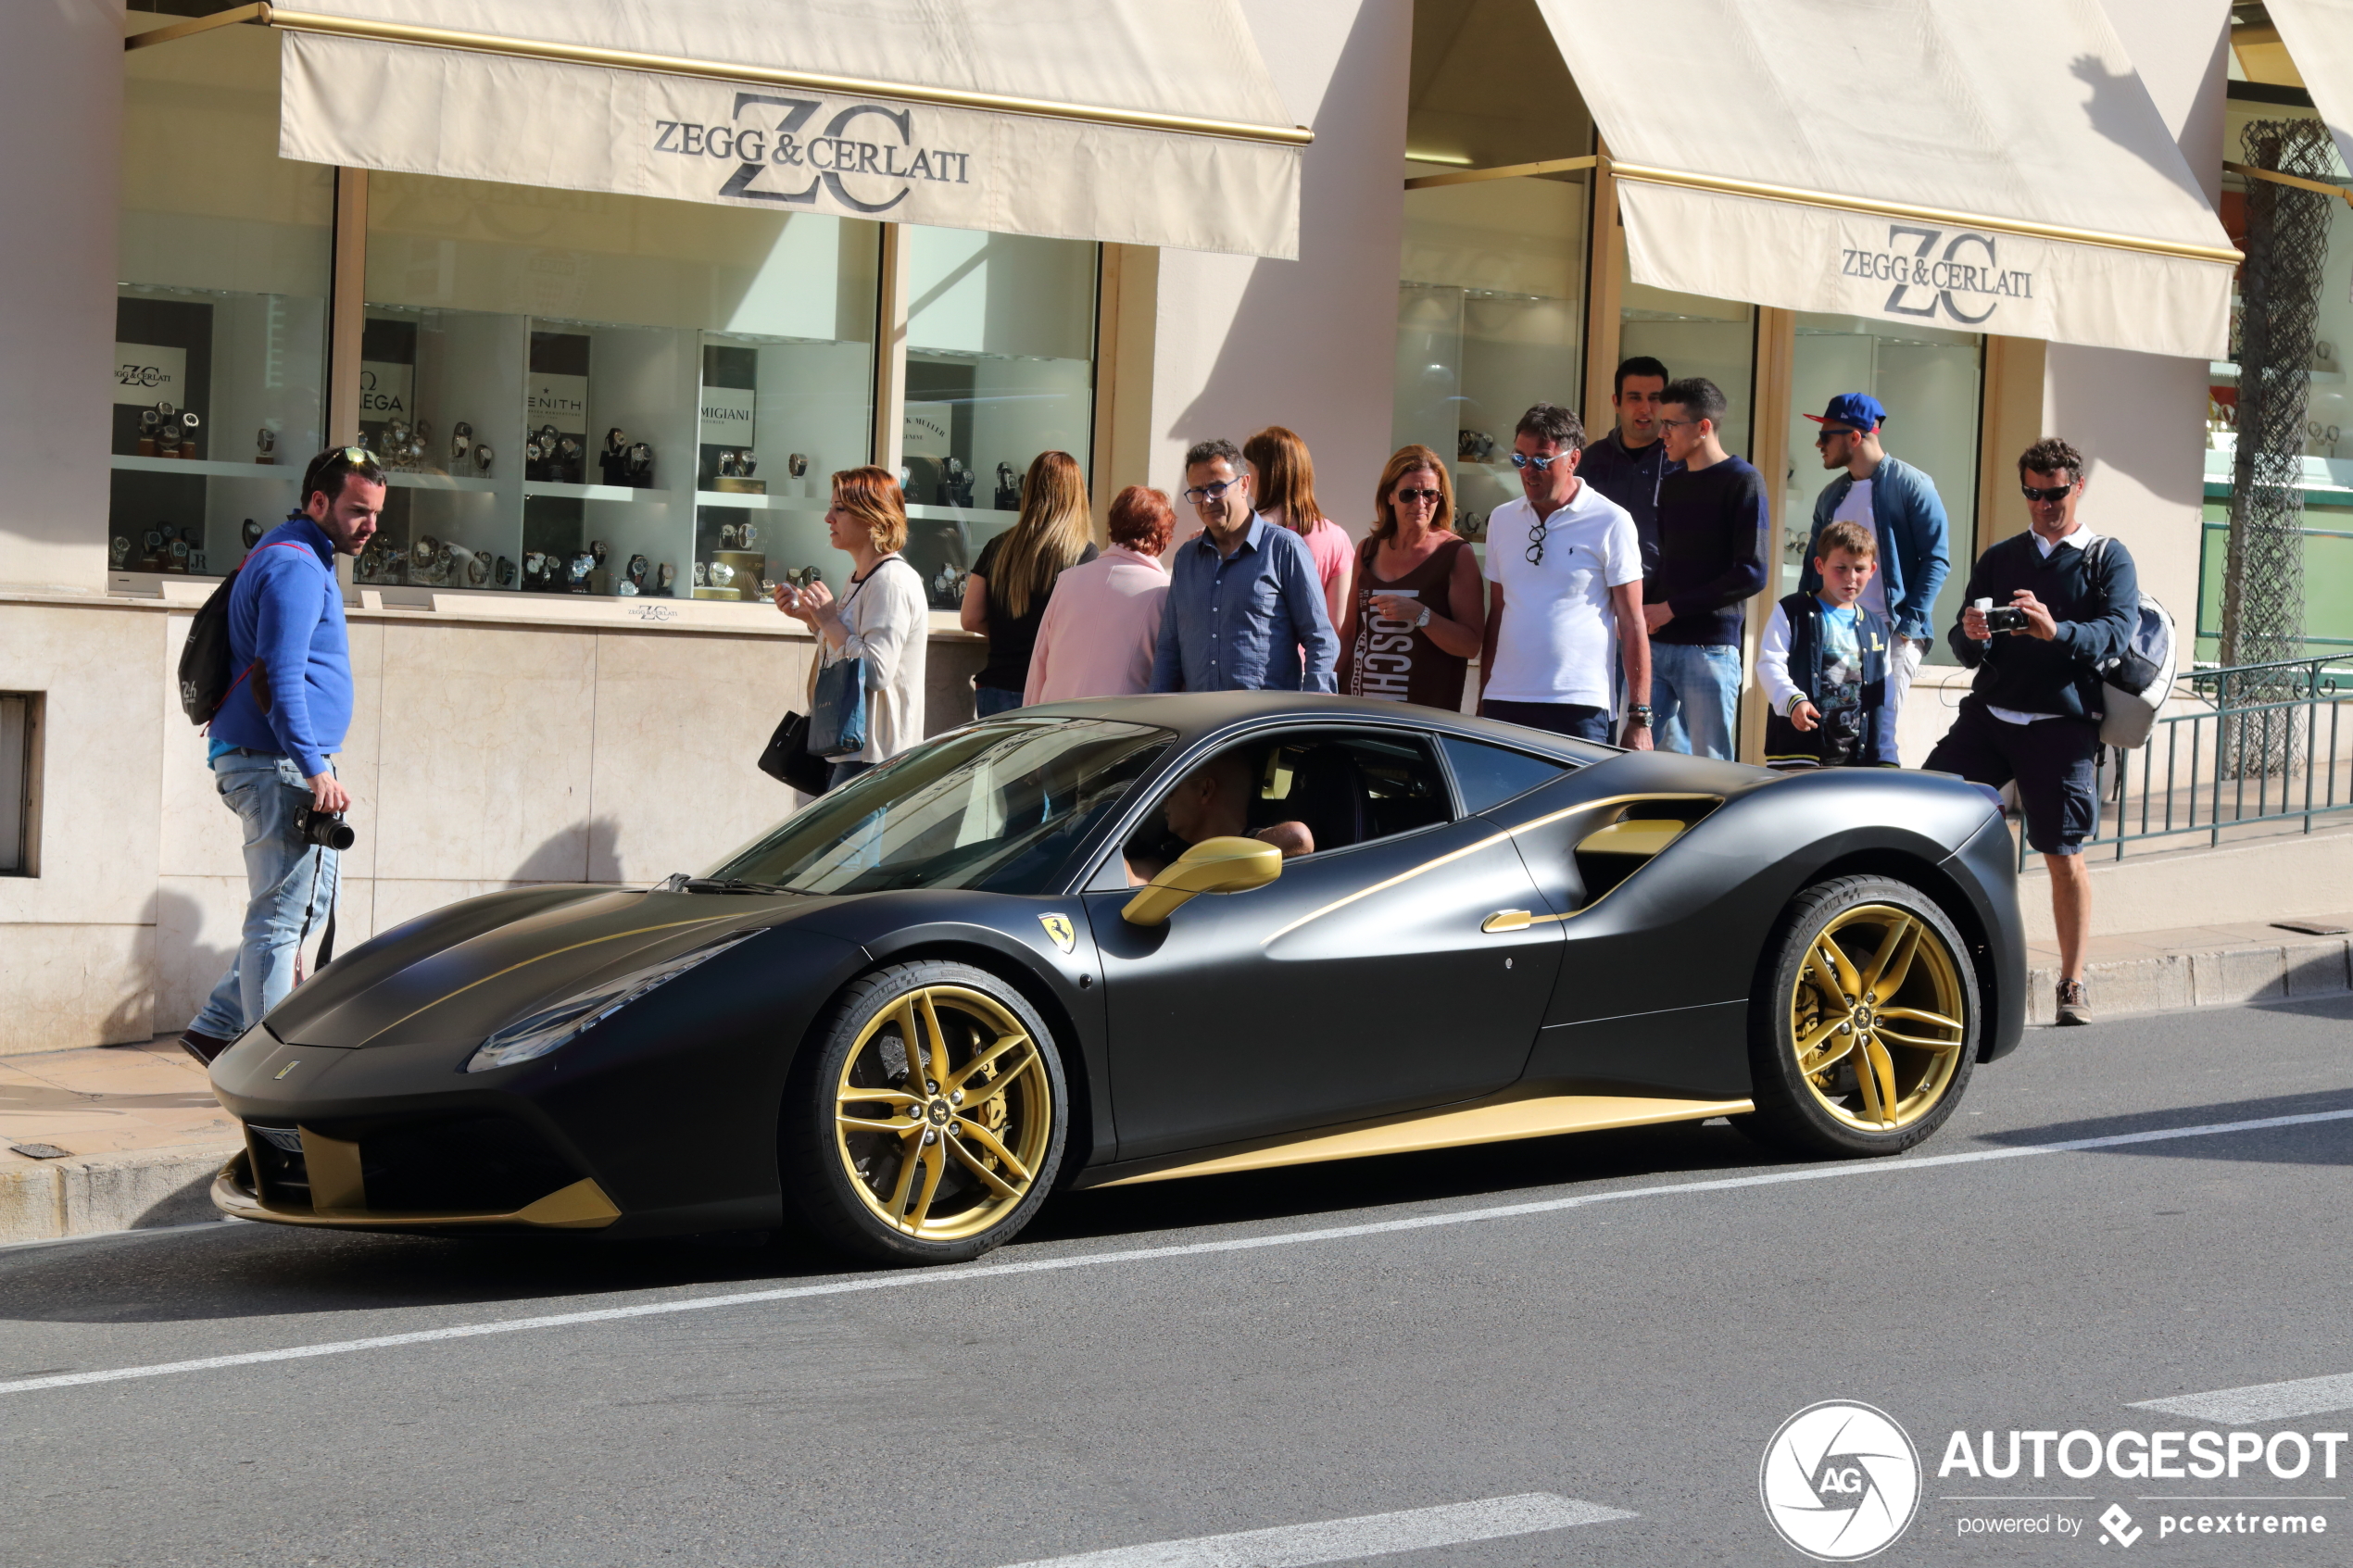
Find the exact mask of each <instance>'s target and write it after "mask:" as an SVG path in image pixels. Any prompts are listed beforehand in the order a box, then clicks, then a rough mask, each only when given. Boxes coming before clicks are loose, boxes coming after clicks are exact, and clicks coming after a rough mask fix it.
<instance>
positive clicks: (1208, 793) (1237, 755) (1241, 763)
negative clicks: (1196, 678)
mask: <svg viewBox="0 0 2353 1568" xmlns="http://www.w3.org/2000/svg"><path fill="white" fill-rule="evenodd" d="M1251 786H1252V768H1251V765H1250V758H1249V755H1248V754H1247V753H1246V752H1245V751H1243V750H1242V749H1240V748H1239V747H1237V748H1236V749H1234V750H1230V751H1222V752H1219V753H1218V754H1217V755H1216V756H1214V757H1213V758H1211V759H1209V760H1208V761H1206V762H1204V763H1202V765H1201V766H1200V767H1199V768H1196V769H1194V770H1193V771H1191V772H1189V773H1188V774H1186V775H1185V777H1184V778H1182V779H1181V780H1179V781H1178V782H1177V784H1176V788H1175V789H1173V790H1171V791H1169V792H1168V798H1167V799H1166V800H1165V801H1164V802H1162V804H1161V815H1162V817H1163V818H1164V820H1165V821H1166V822H1167V823H1168V834H1167V836H1166V837H1165V838H1164V839H1163V840H1161V842H1160V843H1158V844H1156V845H1153V846H1151V847H1143V846H1141V845H1138V844H1133V843H1131V844H1130V845H1129V846H1128V849H1127V884H1128V885H1129V886H1130V887H1140V886H1142V885H1143V884H1145V883H1148V882H1150V881H1151V879H1152V878H1154V877H1156V876H1158V875H1159V874H1160V873H1161V872H1164V871H1165V870H1167V869H1168V865H1169V862H1170V861H1172V860H1174V859H1176V857H1177V856H1179V855H1181V854H1183V853H1184V852H1185V850H1186V849H1187V848H1188V847H1190V846H1192V845H1196V844H1199V843H1201V842H1202V840H1204V839H1211V838H1256V839H1262V840H1264V841H1265V842H1266V843H1268V844H1271V845H1273V846H1274V847H1276V848H1277V849H1279V850H1281V851H1282V852H1283V859H1286V860H1288V859H1291V858H1293V857H1294V856H1299V855H1312V854H1314V853H1315V834H1312V833H1310V832H1309V831H1308V829H1307V824H1306V823H1305V822H1297V821H1293V822H1277V823H1275V824H1274V825H1273V826H1271V827H1264V828H1261V829H1259V830H1258V831H1257V832H1255V833H1252V831H1251V828H1250V800H1251Z"/></svg>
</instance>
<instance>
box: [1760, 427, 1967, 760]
mask: <svg viewBox="0 0 2353 1568" xmlns="http://www.w3.org/2000/svg"><path fill="white" fill-rule="evenodd" d="M1806 418H1807V419H1809V420H1813V421H1814V422H1815V423H1816V424H1818V425H1820V426H1821V427H1822V431H1821V433H1820V434H1819V435H1817V436H1816V437H1815V438H1814V445H1816V446H1817V447H1818V448H1819V449H1820V451H1821V454H1822V466H1823V467H1824V468H1826V469H1844V470H1846V471H1845V472H1844V473H1843V474H1841V475H1839V477H1838V478H1836V479H1833V480H1831V482H1830V483H1829V484H1828V485H1827V486H1825V487H1824V488H1823V491H1822V493H1821V494H1820V495H1817V496H1815V497H1814V530H1813V533H1812V534H1811V536H1810V537H1809V538H1808V539H1807V540H1806V571H1805V575H1804V576H1803V577H1801V578H1800V579H1799V581H1798V591H1799V592H1801V593H1806V594H1817V593H1819V592H1821V588H1822V578H1821V573H1819V572H1818V571H1815V570H1814V560H1815V558H1816V557H1818V556H1819V555H1820V554H1821V551H1820V549H1819V548H1818V541H1819V540H1820V539H1821V536H1822V530H1823V529H1825V528H1828V527H1829V526H1830V525H1831V523H1833V522H1852V523H1856V524H1859V525H1860V526H1862V527H1864V528H1868V529H1869V530H1870V531H1871V535H1872V537H1873V538H1875V539H1877V540H1878V541H1879V561H1880V567H1879V571H1876V572H1874V573H1872V575H1871V580H1870V583H1869V585H1868V586H1867V587H1865V589H1864V590H1863V608H1866V609H1869V610H1870V611H1871V612H1872V613H1874V614H1876V615H1878V616H1880V617H1881V618H1882V619H1883V620H1885V621H1887V623H1888V625H1889V626H1890V627H1892V628H1893V629H1894V633H1895V646H1894V647H1893V648H1891V649H1889V658H1888V660H1887V702H1886V713H1887V719H1886V721H1887V722H1888V723H1890V724H1893V723H1894V722H1895V719H1896V715H1897V712H1898V710H1899V709H1902V707H1903V705H1904V694H1905V693H1906V692H1907V691H1909V690H1910V689H1911V685H1912V675H1913V673H1914V672H1915V671H1918V670H1919V667H1920V660H1921V659H1922V658H1923V657H1925V656H1926V655H1927V653H1928V646H1929V639H1930V637H1931V635H1932V634H1933V632H1934V624H1933V623H1934V620H1935V615H1936V593H1937V590H1938V589H1940V588H1942V587H1944V578H1945V574H1946V573H1947V572H1949V571H1952V569H1953V562H1952V558H1951V556H1950V555H1949V554H1948V553H1947V550H1946V547H1945V535H1946V533H1948V532H1949V530H1948V526H1947V524H1946V522H1945V521H1944V501H1943V500H1941V499H1940V498H1939V497H1938V496H1937V494H1936V484H1935V482H1934V481H1933V480H1931V479H1930V478H1929V477H1928V475H1926V474H1924V473H1922V472H1921V471H1920V470H1918V469H1916V468H1914V467H1912V465H1911V464H1909V463H1906V462H1901V461H1899V460H1897V459H1896V458H1891V457H1889V456H1888V455H1887V450H1886V448H1885V447H1883V446H1881V445H1880V438H1879V433H1880V427H1881V425H1883V424H1885V423H1886V422H1887V410H1886V409H1885V408H1881V406H1880V401H1879V399H1878V398H1876V397H1873V396H1872V395H1870V394H1869V393H1868V392H1842V393H1840V394H1839V395H1837V396H1835V397H1833V398H1831V401H1830V407H1829V408H1825V409H1823V410H1822V412H1821V413H1820V414H1819V415H1814V414H1808V415H1806Z"/></svg>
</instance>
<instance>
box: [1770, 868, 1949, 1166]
mask: <svg viewBox="0 0 2353 1568" xmlns="http://www.w3.org/2000/svg"><path fill="white" fill-rule="evenodd" d="M1913 933H1917V934H1918V935H1917V938H1916V939H1915V938H1913V936H1912V934H1913ZM1906 940H1913V941H1914V947H1913V951H1912V953H1911V955H1910V957H1909V959H1908V960H1905V958H1904V956H1903V955H1902V953H1901V952H1900V950H1898V951H1895V952H1891V951H1890V949H1889V944H1890V943H1891V942H1893V943H1894V944H1896V945H1897V946H1898V948H1899V949H1900V946H1901V944H1903V943H1904V942H1905V941H1906ZM1825 944H1827V947H1826V946H1825ZM1883 958H1892V959H1894V960H1895V961H1896V963H1897V964H1898V965H1899V966H1900V968H1901V969H1902V971H1903V972H1902V973H1901V974H1900V975H1898V976H1897V977H1896V986H1895V988H1894V991H1892V992H1890V993H1889V994H1887V995H1884V996H1881V995H1880V994H1879V991H1878V990H1876V989H1873V988H1872V985H1871V982H1872V979H1873V977H1874V976H1875V975H1879V974H1881V967H1880V966H1881V960H1882V959H1883ZM1848 985H1853V986H1854V987H1855V990H1854V991H1852V992H1850V991H1848V989H1847V986H1848ZM1849 997H1852V1003H1851V1004H1850V1003H1849V1002H1848V1001H1847V998H1849ZM1891 1010H1892V1011H1891ZM1899 1025H1900V1027H1898V1026H1899ZM1982 1027H1983V1024H1982V1015H1981V1011H1980V1009H1979V1006H1978V990H1977V972H1976V970H1975V969H1974V968H1973V967H1972V966H1971V964H1970V963H1969V949H1968V947H1966V946H1965V945H1964V944H1963V943H1962V941H1961V937H1960V933H1959V932H1957V931H1956V930H1955V929H1954V927H1953V922H1952V921H1951V920H1949V919H1948V918H1946V916H1945V914H1944V910H1943V909H1940V908H1939V907H1938V906H1937V904H1936V901H1935V900H1934V899H1932V898H1931V897H1928V895H1926V894H1925V893H1922V892H1921V891H1920V890H1919V888H1917V887H1914V886H1912V885H1910V884H1907V883H1902V882H1897V881H1895V880H1894V879H1893V878H1891V877H1882V876H1847V877H1839V878H1837V879H1835V880H1833V881H1830V882H1824V883H1818V884H1816V885H1814V886H1812V887H1809V888H1807V889H1806V891H1805V892H1803V893H1801V894H1799V895H1798V896H1797V897H1795V898H1793V899H1792V900H1791V901H1790V906H1789V908H1788V909H1786V910H1784V911H1783V912H1782V914H1781V918H1780V920H1779V921H1778V922H1775V923H1774V926H1773V931H1772V935H1770V936H1769V937H1768V939H1767V941H1766V945H1765V951H1764V954H1763V956H1762V957H1761V958H1760V960H1758V963H1757V970H1756V984H1755V988H1754V990H1753V991H1752V992H1751V994H1750V1000H1749V1027H1748V1040H1749V1069H1750V1076H1751V1079H1752V1081H1753V1082H1754V1085H1755V1088H1754V1089H1753V1091H1752V1093H1753V1096H1754V1098H1755V1102H1756V1110H1755V1113H1754V1114H1753V1115H1750V1116H1745V1117H1741V1118H1737V1119H1736V1120H1735V1123H1734V1124H1735V1125H1736V1126H1738V1127H1739V1128H1740V1129H1741V1130H1742V1131H1743V1132H1744V1133H1746V1134H1748V1135H1750V1136H1752V1137H1755V1138H1756V1139H1757V1140H1758V1141H1760V1142H1762V1143H1765V1144H1767V1145H1768V1146H1771V1147H1773V1148H1780V1149H1782V1150H1785V1151H1788V1152H1791V1153H1794V1154H1800V1155H1806V1156H1829V1157H1831V1158H1851V1157H1853V1156H1856V1155H1879V1154H1896V1153H1900V1152H1902V1151H1903V1150H1905V1149H1907V1148H1911V1147H1912V1146H1913V1145H1915V1144H1917V1143H1919V1142H1920V1141H1921V1140H1922V1139H1924V1138H1926V1137H1928V1136H1929V1135H1931V1134H1932V1133H1934V1132H1935V1131H1936V1129H1937V1128H1939V1127H1941V1126H1943V1125H1944V1122H1945V1119H1946V1118H1947V1117H1949V1116H1951V1115H1952V1114H1953V1110H1954V1108H1955V1107H1956V1106H1957V1105H1958V1104H1959V1103H1960V1100H1961V1095H1962V1093H1963V1091H1964V1090H1966V1089H1967V1088H1968V1086H1969V1073H1970V1070H1971V1069H1972V1067H1973V1066H1974V1065H1975V1064H1976V1061H1977V1050H1978V1036H1979V1034H1980V1032H1981V1031H1982ZM1801 1031H1803V1033H1802V1034H1801ZM1806 1041H1814V1042H1817V1043H1816V1044H1814V1045H1813V1047H1812V1048H1811V1050H1810V1051H1809V1052H1808V1053H1807V1054H1806V1057H1805V1058H1804V1060H1801V1058H1800V1050H1801V1047H1802V1046H1803V1044H1804V1043H1805V1042H1806ZM1814 1062H1818V1063H1820V1064H1821V1065H1820V1066H1819V1067H1818V1068H1816V1069H1814V1070H1812V1071H1809V1070H1808V1068H1807V1065H1806V1064H1807V1063H1814ZM1866 1063H1868V1064H1869V1066H1870V1067H1871V1068H1872V1069H1873V1070H1874V1071H1873V1073H1872V1076H1871V1077H1870V1078H1869V1080H1866V1078H1865V1077H1864V1076H1863V1074H1862V1067H1863V1066H1864V1065H1865V1064H1866ZM1890 1089H1892V1090H1893V1098H1892V1100H1891V1098H1890V1096H1889V1093H1888V1091H1889V1090H1890Z"/></svg>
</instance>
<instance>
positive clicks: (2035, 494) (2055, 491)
mask: <svg viewBox="0 0 2353 1568" xmlns="http://www.w3.org/2000/svg"><path fill="white" fill-rule="evenodd" d="M2074 488H2075V486H2074V485H2073V484H2072V483H2068V484H2054V485H2052V486H2051V487H2050V488H2049V489H2047V490H2042V489H2037V488H2036V487H2035V486H2033V485H2032V484H2021V485H2020V486H2019V487H2018V493H2019V494H2020V495H2023V496H2025V497H2026V498H2027V499H2028V500H2030V501H2040V502H2042V503H2044V504H2045V506H2057V504H2058V503H2059V502H2061V501H2064V500H2066V499H2067V497H2068V495H2069V493H2070V492H2071V491H2072V490H2074Z"/></svg>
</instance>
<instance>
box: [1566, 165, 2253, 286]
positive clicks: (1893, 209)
mask: <svg viewBox="0 0 2353 1568" xmlns="http://www.w3.org/2000/svg"><path fill="white" fill-rule="evenodd" d="M1610 172H1611V173H1612V174H1613V175H1615V176H1616V177H1617V179H1620V180H1632V181H1637V182H1642V183H1644V184H1651V185H1667V186H1675V187H1680V188H1681V189H1684V190H1692V191H1714V192H1717V193H1719V194H1724V195H1732V196H1753V197H1755V198H1756V199H1757V200H1759V201H1775V202H1787V203H1790V204H1791V205H1793V206H1796V207H1827V208H1829V209H1830V210H1831V211H1833V212H1868V213H1871V214H1873V215H1875V216H1878V217H1882V218H1917V219H1920V220H1925V221H1927V222H1931V223H1948V224H1955V225H1957V226H1959V227H1962V228H1968V229H1991V230H1994V231H1995V232H2000V233H2005V234H2023V235H2025V236H2027V237H2028V238H2030V239H2038V240H2061V241H2064V242H2066V243H2067V244H2069V245H2103V246H2106V247H2107V248H2108V249H2110V250H2130V251H2139V252H2143V253H2145V254H2147V255H2151V256H2171V257H2181V258H2183V259H2184V260H2189V261H2219V262H2227V263H2228V264H2230V265H2231V266H2233V267H2235V266H2237V265H2238V264H2239V262H2240V261H2242V260H2244V259H2245V257H2242V256H2241V255H2240V254H2239V253H2238V252H2237V251H2235V250H2232V249H2229V248H2228V247H2225V246H2216V245H2191V244H2188V243H2187V242H2185V241H2182V240H2159V239H2152V238H2148V237H2145V236H2143V235H2139V234H2112V233H2109V232H2107V231H2105V230H2100V229H2075V228H2070V227H2069V226H2067V225H2065V224H2061V223H2037V222H2033V221H2031V220H2026V219H2021V218H1994V217H1991V216H1989V215H1987V214H1985V213H1982V212H1961V211H1957V210H1956V209H1954V208H1952V207H1919V206H1916V205H1914V204H1913V203H1910V202H1891V201H1880V200H1878V199H1876V198H1874V197H1870V196H1850V195H1840V194H1836V193H1834V192H1831V191H1808V190H1805V189H1802V188H1801V187H1798V186H1795V185H1768V184H1766V183H1764V182H1761V181H1755V180H1734V179H1730V178H1727V177H1725V176H1723V175H1718V174H1693V173H1692V172H1690V171H1689V170H1687V169H1658V168H1655V167H1653V166H1651V165H1648V164H1640V163H1619V162H1617V161H1616V160H1615V159H1613V160H1612V161H1611V163H1610Z"/></svg>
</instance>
